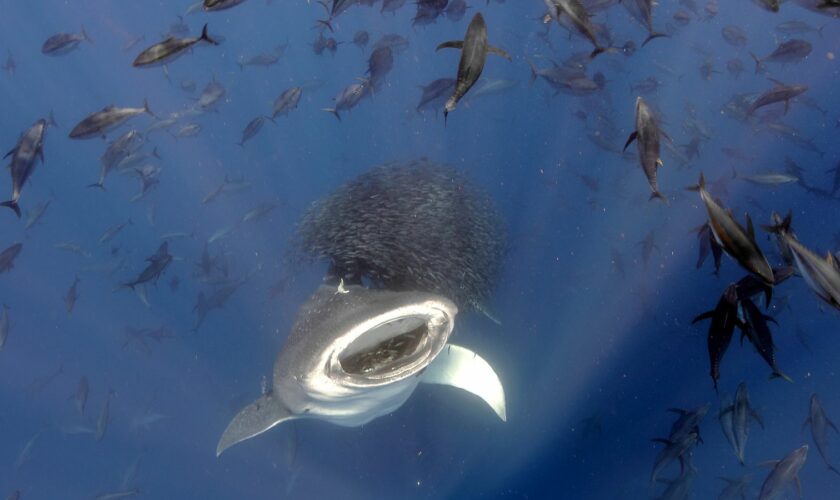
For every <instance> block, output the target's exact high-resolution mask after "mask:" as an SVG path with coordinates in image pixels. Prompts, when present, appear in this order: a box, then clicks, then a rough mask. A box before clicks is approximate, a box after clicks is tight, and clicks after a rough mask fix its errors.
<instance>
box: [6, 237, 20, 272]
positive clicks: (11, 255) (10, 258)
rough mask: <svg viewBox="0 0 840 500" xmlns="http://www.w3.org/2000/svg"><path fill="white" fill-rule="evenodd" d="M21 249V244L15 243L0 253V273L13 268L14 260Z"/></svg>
mask: <svg viewBox="0 0 840 500" xmlns="http://www.w3.org/2000/svg"><path fill="white" fill-rule="evenodd" d="M22 248H23V243H15V244H14V245H12V246H10V247H8V248H7V249H5V250H3V251H2V252H0V273H5V272H6V271H8V270H10V269H11V268H13V267H15V259H16V258H17V256H18V254H20V251H21V249H22Z"/></svg>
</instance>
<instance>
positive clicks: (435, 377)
mask: <svg viewBox="0 0 840 500" xmlns="http://www.w3.org/2000/svg"><path fill="white" fill-rule="evenodd" d="M421 380H422V381H423V382H425V383H428V384H441V385H449V386H452V387H457V388H459V389H463V390H465V391H467V392H470V393H472V394H475V395H476V396H478V397H479V398H481V399H482V400H483V401H484V402H485V403H487V404H488V405H489V406H490V408H492V409H493V411H494V412H496V415H498V416H499V418H501V419H502V420H503V421H507V409H506V407H505V389H504V387H502V382H501V381H500V380H499V376H498V375H496V372H495V371H493V367H491V366H490V364H489V363H488V362H487V361H485V360H484V358H482V357H481V356H479V355H478V354H476V353H474V352H472V351H470V350H469V349H467V348H464V347H461V346H457V345H454V344H447V345H446V347H444V348H443V350H442V351H441V353H440V354H438V356H437V358H435V360H434V361H433V362H432V364H430V365H429V366H428V367H427V368H426V370H425V371H424V372H423V377H422V379H421Z"/></svg>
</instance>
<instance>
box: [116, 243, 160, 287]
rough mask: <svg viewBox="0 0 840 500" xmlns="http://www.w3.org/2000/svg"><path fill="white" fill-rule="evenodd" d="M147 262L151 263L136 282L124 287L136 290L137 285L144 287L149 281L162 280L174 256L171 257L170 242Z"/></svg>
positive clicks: (126, 284)
mask: <svg viewBox="0 0 840 500" xmlns="http://www.w3.org/2000/svg"><path fill="white" fill-rule="evenodd" d="M146 262H148V263H149V265H148V266H146V269H144V270H143V271H142V272H141V273H140V275H139V276H137V278H136V279H134V281H130V282H128V283H124V284H123V286H127V287H129V288H131V289H132V290H134V287H135V286H137V285H142V284H143V283H147V282H149V281H153V280H154V281H155V282H157V280H158V279H159V278H160V276H161V275H162V274H163V272H164V271H165V270H166V267H167V266H169V264H170V263H171V262H172V256H171V255H169V242H166V241H164V242H163V243H161V244H160V247H158V250H157V252H155V254H154V255H152V256H151V257H149V258H148V259H146Z"/></svg>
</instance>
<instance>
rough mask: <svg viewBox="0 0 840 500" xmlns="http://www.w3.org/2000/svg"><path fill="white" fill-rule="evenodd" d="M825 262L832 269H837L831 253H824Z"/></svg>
mask: <svg viewBox="0 0 840 500" xmlns="http://www.w3.org/2000/svg"><path fill="white" fill-rule="evenodd" d="M825 261H826V262H828V263H829V265H831V266H832V267H837V262H836V261H835V260H834V255H832V254H831V251H827V252H826V255H825Z"/></svg>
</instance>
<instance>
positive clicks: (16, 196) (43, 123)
mask: <svg viewBox="0 0 840 500" xmlns="http://www.w3.org/2000/svg"><path fill="white" fill-rule="evenodd" d="M49 125H55V120H54V119H53V117H52V113H50V117H49V119H47V120H45V119H43V118H42V119H40V120H38V121H37V122H35V124H34V125H32V126H31V127H29V128H28V129H27V130H26V131H25V132H24V133H23V134H21V136H20V139H18V142H17V144H15V147H14V148H12V150H11V151H9V152H8V153H6V157H8V156H11V157H12V161H11V164H10V165H9V173H10V174H11V176H12V199H11V200H8V201H4V202H2V203H0V206H4V207H9V208H11V209H12V210H14V212H15V215H17V216H18V218H20V206H18V201H19V200H20V194H21V191H22V190H23V186H25V185H26V181H28V180H29V177H30V176H31V175H32V172H34V171H35V165H36V163H37V161H38V160H39V159H40V160H41V162H43V161H44V137H45V134H46V131H47V126H49Z"/></svg>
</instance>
